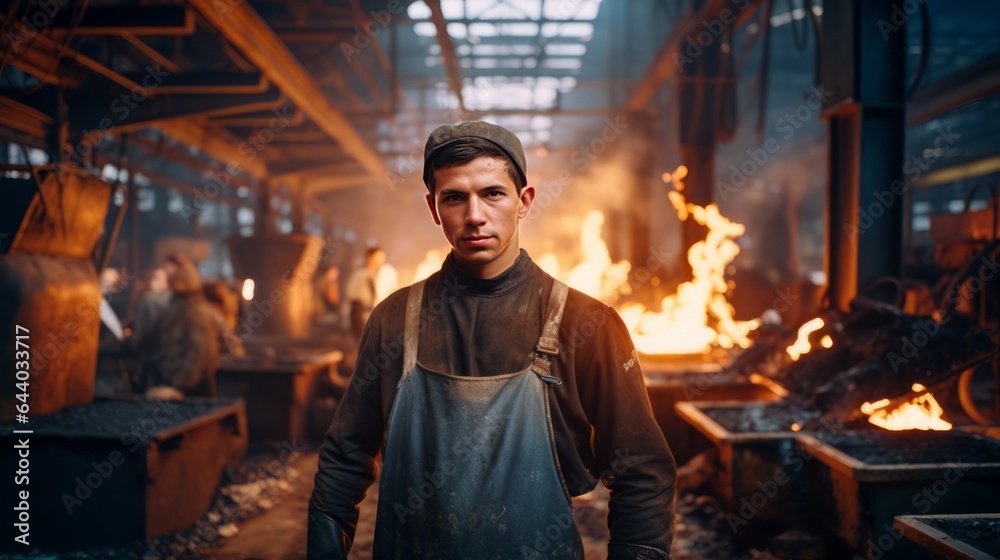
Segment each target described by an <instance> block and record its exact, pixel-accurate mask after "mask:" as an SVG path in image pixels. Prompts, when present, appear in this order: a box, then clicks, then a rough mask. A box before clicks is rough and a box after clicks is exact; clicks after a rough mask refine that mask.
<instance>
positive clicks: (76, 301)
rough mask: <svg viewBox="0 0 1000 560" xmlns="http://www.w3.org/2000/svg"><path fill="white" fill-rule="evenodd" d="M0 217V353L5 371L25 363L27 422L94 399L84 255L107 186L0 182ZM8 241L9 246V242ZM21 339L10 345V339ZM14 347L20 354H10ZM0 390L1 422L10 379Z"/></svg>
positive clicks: (90, 280)
mask: <svg viewBox="0 0 1000 560" xmlns="http://www.w3.org/2000/svg"><path fill="white" fill-rule="evenodd" d="M0 184H2V187H3V190H4V193H5V194H4V199H5V203H4V205H3V209H2V210H0V224H2V225H0V230H2V231H0V233H3V234H5V236H6V237H3V238H0V248H2V253H3V254H0V336H2V338H3V340H5V341H8V343H5V344H3V347H2V350H0V361H2V363H4V364H6V366H5V367H15V366H16V364H18V363H19V362H24V361H27V362H28V365H29V367H28V368H19V370H20V371H27V372H28V374H29V376H30V377H29V379H28V391H27V393H28V394H29V395H30V400H29V403H28V404H29V406H30V411H29V415H30V416H37V415H42V414H49V413H52V412H56V411H58V410H60V409H62V408H65V407H68V406H75V405H82V404H87V403H89V402H90V401H91V400H92V399H93V397H94V380H95V374H96V368H97V340H98V333H99V330H100V317H99V315H98V308H99V304H100V298H101V294H100V287H99V284H98V280H97V273H96V271H95V270H94V265H93V264H92V263H91V262H90V255H91V254H92V253H93V251H94V247H95V245H96V243H97V241H98V239H99V238H100V233H101V228H102V227H103V224H104V218H105V215H106V213H107V209H108V201H109V199H110V196H111V185H110V184H108V183H105V182H104V181H101V180H100V179H97V178H94V177H89V176H86V175H82V174H76V173H66V174H64V175H63V176H62V177H60V178H58V179H57V177H56V174H55V173H54V172H51V171H44V170H43V171H39V174H38V182H37V183H36V181H34V180H16V179H3V180H2V181H0ZM8 240H9V241H8ZM25 334H26V335H27V338H24V339H15V336H16V335H25ZM15 340H21V341H22V342H23V343H24V345H23V346H15ZM25 357H26V358H27V360H25ZM6 379H7V380H9V382H8V383H3V384H2V387H0V422H9V421H11V420H13V419H14V415H15V413H16V409H15V406H16V405H17V404H18V402H19V401H18V400H17V397H16V395H17V394H18V393H20V392H21V391H20V390H16V386H15V380H14V375H13V372H12V374H11V375H10V377H7V378H6Z"/></svg>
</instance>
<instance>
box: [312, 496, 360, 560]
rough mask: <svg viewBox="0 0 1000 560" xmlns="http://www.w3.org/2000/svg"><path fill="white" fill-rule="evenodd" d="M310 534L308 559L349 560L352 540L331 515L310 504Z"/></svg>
mask: <svg viewBox="0 0 1000 560" xmlns="http://www.w3.org/2000/svg"><path fill="white" fill-rule="evenodd" d="M308 529H309V532H308V537H307V538H306V558H309V559H314V560H347V552H348V551H349V550H351V540H350V539H349V538H347V533H345V532H344V530H343V529H341V528H340V525H339V524H337V522H336V521H334V520H333V519H332V518H331V517H330V516H329V515H326V514H325V513H323V512H320V511H317V510H316V509H315V508H314V507H313V505H312V504H311V503H310V504H309V526H308Z"/></svg>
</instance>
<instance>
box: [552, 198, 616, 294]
mask: <svg viewBox="0 0 1000 560" xmlns="http://www.w3.org/2000/svg"><path fill="white" fill-rule="evenodd" d="M603 225H604V214H602V213H600V212H598V211H597V210H591V211H590V213H589V214H587V217H586V218H585V219H584V221H583V228H582V229H581V230H580V247H581V248H582V249H583V261H581V262H580V263H579V264H577V265H576V266H574V267H573V268H572V270H570V271H569V275H568V276H567V277H566V284H568V285H569V287H571V288H574V289H577V290H580V291H581V292H583V293H585V294H587V295H588V296H591V297H594V298H597V299H599V300H601V301H605V302H613V301H614V300H615V299H616V298H617V297H618V296H619V295H627V294H628V292H629V287H628V273H629V270H631V268H632V265H631V264H630V263H629V262H628V261H626V260H621V261H618V262H612V261H611V254H610V253H609V252H608V246H607V244H605V243H604V240H603V239H601V228H602V226H603ZM548 255H549V253H547V254H546V255H543V256H542V260H544V259H545V258H546V257H548Z"/></svg>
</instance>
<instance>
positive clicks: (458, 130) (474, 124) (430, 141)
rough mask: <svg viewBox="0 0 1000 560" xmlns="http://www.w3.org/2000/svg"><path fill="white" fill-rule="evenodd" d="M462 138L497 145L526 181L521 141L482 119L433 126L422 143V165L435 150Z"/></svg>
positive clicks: (504, 129)
mask: <svg viewBox="0 0 1000 560" xmlns="http://www.w3.org/2000/svg"><path fill="white" fill-rule="evenodd" d="M462 138H482V139H483V140H488V141H490V142H492V143H494V144H496V145H497V146H499V147H500V149H501V150H503V151H504V152H506V154H507V155H508V156H510V159H511V160H512V161H513V162H514V165H515V166H516V167H517V170H518V171H520V172H521V178H522V179H524V180H525V182H527V177H528V174H527V169H528V166H527V165H526V164H525V162H524V149H523V148H522V147H521V141H520V140H518V138H517V136H516V135H515V134H514V133H513V132H511V131H509V130H507V129H506V128H504V127H502V126H497V125H495V124H490V123H487V122H482V121H470V122H464V123H459V124H455V125H445V126H439V127H437V128H435V129H434V132H431V135H430V136H428V137H427V144H426V145H424V167H426V166H427V163H428V162H429V161H430V160H431V158H432V157H433V156H434V154H435V152H437V151H438V150H439V149H441V148H442V147H444V146H445V145H447V144H451V143H452V142H455V141H458V140H461V139H462Z"/></svg>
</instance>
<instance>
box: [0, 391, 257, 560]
mask: <svg viewBox="0 0 1000 560" xmlns="http://www.w3.org/2000/svg"><path fill="white" fill-rule="evenodd" d="M25 428H28V429H31V430H33V433H32V434H30V435H22V434H15V433H13V430H20V429H25ZM19 438H28V440H29V444H28V445H29V447H30V451H29V459H30V475H29V477H30V482H29V484H28V485H26V486H24V485H19V486H15V484H14V483H15V481H14V477H13V476H11V477H9V478H7V479H6V480H7V482H6V486H7V488H8V489H9V492H8V493H7V494H6V495H8V496H13V495H14V494H12V493H10V491H14V490H28V491H29V497H28V502H29V504H30V544H31V547H30V548H35V549H36V550H37V551H41V552H60V551H67V550H85V549H92V548H100V547H109V546H121V545H128V544H132V543H134V542H135V541H140V542H141V541H145V540H146V539H149V538H154V537H158V536H162V535H168V534H171V533H173V532H176V531H178V530H180V529H182V528H184V527H186V526H188V525H190V524H191V523H193V522H194V521H195V520H196V519H198V518H199V517H200V516H202V515H204V514H205V512H206V511H208V509H209V506H210V505H211V501H212V497H213V495H214V494H215V491H216V488H217V487H218V484H219V481H220V477H221V474H222V469H223V468H224V467H225V466H226V465H233V464H237V463H238V462H239V461H240V459H242V457H243V455H244V454H245V453H246V448H247V432H246V422H245V416H244V409H243V403H242V402H241V401H232V400H217V399H186V400H183V401H162V402H155V401H145V400H139V399H102V398H98V399H96V400H95V401H94V402H93V403H92V404H90V405H87V406H79V407H71V408H66V409H64V410H61V411H59V412H57V413H55V414H51V415H48V416H45V417H42V418H38V419H32V421H31V422H30V423H29V424H28V425H21V424H17V425H10V424H7V425H2V426H0V445H2V446H3V447H4V448H5V449H8V450H9V449H13V447H14V445H16V444H17V442H18V441H19ZM16 455H17V454H15V453H3V454H2V458H0V468H2V469H4V472H7V473H12V474H13V473H14V472H15V471H16V470H17V461H18V458H17V456H16ZM13 530H14V528H13V527H12V525H11V524H10V523H8V524H5V528H4V532H5V538H4V539H3V543H2V544H0V551H6V552H11V553H14V552H17V553H24V552H25V551H26V549H25V548H23V547H22V545H20V544H17V543H14V541H13V537H14V535H11V534H9V533H10V532H11V531H13ZM14 547H17V548H14ZM30 548H29V549H28V550H30Z"/></svg>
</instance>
